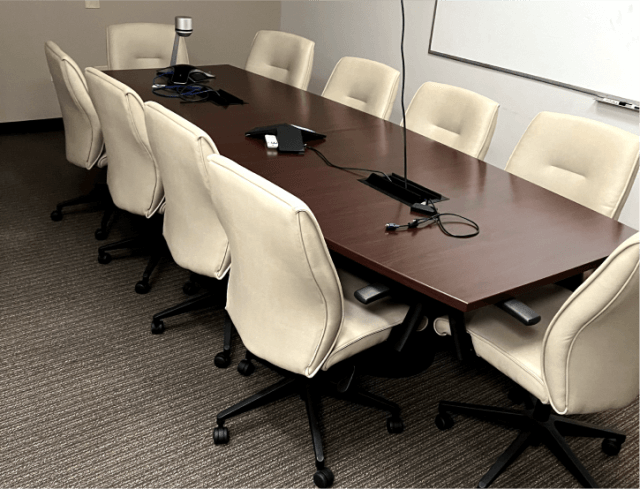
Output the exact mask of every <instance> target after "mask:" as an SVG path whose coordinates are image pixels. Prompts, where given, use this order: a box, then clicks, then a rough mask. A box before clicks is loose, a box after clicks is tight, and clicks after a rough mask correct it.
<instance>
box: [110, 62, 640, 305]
mask: <svg viewBox="0 0 640 489" xmlns="http://www.w3.org/2000/svg"><path fill="white" fill-rule="evenodd" d="M203 69H205V70H207V71H211V72H212V73H214V74H215V75H216V77H217V78H216V79H215V80H212V81H211V82H210V85H211V86H213V87H215V88H223V89H225V90H226V91H228V92H230V93H232V94H233V95H236V96H237V97H240V98H242V99H244V100H245V101H246V102H248V103H247V104H246V105H235V106H229V107H226V108H225V107H219V106H216V105H214V104H211V103H209V102H205V103H193V104H185V103H180V101H179V100H176V99H167V98H161V97H158V96H157V95H154V94H153V93H152V91H151V84H152V80H153V77H154V70H130V71H108V72H107V74H109V75H111V76H113V77H114V78H116V79H118V80H120V81H121V82H123V83H125V84H126V85H129V86H130V87H131V88H132V89H134V90H135V91H136V92H137V93H138V94H139V95H140V97H141V98H142V99H143V100H144V101H147V100H154V101H156V102H159V103H161V104H163V105H164V106H166V107H168V108H169V109H171V110H174V111H175V112H177V113H178V114H180V115H181V116H183V117H184V118H185V119H187V120H189V121H190V122H192V123H194V124H196V125H197V126H199V127H201V128H202V129H203V130H204V131H206V132H207V133H208V134H209V135H210V136H211V138H212V139H213V141H214V142H215V143H216V145H217V147H218V150H219V151H220V153H221V154H223V155H225V156H227V157H229V158H231V159H233V160H234V161H236V162H238V163H239V164H241V165H243V166H245V167H246V168H248V169H250V170H252V171H253V172H255V173H257V174H259V175H261V176H263V177H265V178H267V179H268V180H270V181H272V182H274V183H275V184H277V185H279V186H281V187H282V188H284V189H286V190H288V191H289V192H291V193H292V194H294V195H296V196H298V197H299V198H301V199H302V200H303V201H305V202H306V203H307V205H309V207H310V208H311V210H312V211H313V213H314V214H315V216H316V218H317V220H318V222H319V223H320V227H321V228H322V231H323V233H324V235H325V239H326V241H327V244H328V246H329V248H330V249H331V250H333V251H335V252H337V253H339V254H341V255H344V256H346V257H347V258H349V259H352V260H354V261H356V262H357V263H360V264H361V265H364V266H365V267H367V268H370V269H372V270H374V271H376V272H379V273H381V274H382V275H384V276H386V277H389V278H391V279H393V280H395V281H397V282H399V283H401V284H403V285H405V286H407V287H409V288H411V289H413V290H415V291H418V292H420V293H422V294H424V295H426V296H428V297H431V298H433V299H436V300H439V301H441V302H443V303H445V304H447V305H449V306H451V307H453V308H455V309H457V310H459V311H470V310H473V309H477V308H479V307H482V306H484V305H487V304H492V303H495V302H497V301H498V300H502V299H505V298H507V297H509V296H513V295H517V294H519V293H521V292H524V291H526V290H529V289H531V288H534V287H536V286H540V285H544V284H547V283H553V282H556V281H558V280H561V279H564V278H568V277H570V276H572V275H575V274H577V273H580V272H583V271H585V270H589V269H591V268H594V267H595V266H597V265H598V264H600V263H601V262H602V261H603V260H604V259H605V258H606V257H607V256H608V255H609V254H610V253H611V252H612V251H613V250H614V249H615V248H616V247H617V246H618V245H619V244H620V243H621V242H622V241H624V240H625V239H626V238H628V237H629V236H631V235H632V234H633V233H635V230H633V229H631V228H629V227H627V226H625V225H623V224H621V223H619V222H618V221H616V220H613V219H610V218H608V217H605V216H602V215H600V214H598V213H597V212H594V211H592V210H590V209H587V208H586V207H583V206H581V205H579V204H576V203H575V202H573V201H570V200H567V199H565V198H563V197H560V196H559V195H556V194H554V193H552V192H549V191H547V190H545V189H543V188H540V187H538V186H536V185H534V184H531V183H529V182H527V181H526V180H523V179H521V178H519V177H516V176H514V175H511V174H509V173H507V172H505V171H504V170H501V169H499V168H495V167H494V166H492V165H489V164H486V163H484V162H483V161H480V160H478V159H476V158H472V157H471V156H468V155H465V154H463V153H461V152H459V151H456V150H454V149H451V148H449V147H447V146H445V145H442V144H440V143H437V142H435V141H432V140H430V139H427V138H425V137H423V136H420V135H418V134H416V133H413V132H411V131H407V154H408V168H409V178H410V179H412V180H414V181H415V182H417V183H420V184H422V185H424V186H425V187H428V188H430V189H433V190H435V191H437V192H439V193H441V194H443V195H445V196H447V197H449V199H450V200H447V201H444V202H441V203H439V204H437V206H438V209H439V211H440V212H453V213H457V214H461V215H463V216H465V217H468V218H470V219H472V220H474V221H475V222H477V223H478V224H479V225H480V234H479V235H478V236H476V237H473V238H470V239H455V238H451V237H448V236H446V235H445V234H443V233H442V232H441V231H440V229H439V228H438V227H437V226H436V225H433V226H429V227H427V228H424V229H412V230H408V231H396V232H388V231H386V230H385V224H386V223H388V222H395V223H398V224H406V223H407V222H409V221H411V220H412V219H414V218H416V217H420V216H419V215H417V214H414V213H412V212H411V211H410V209H409V207H407V206H406V205H403V204H401V203H400V202H397V201H395V200H393V199H391V198H389V197H387V196H385V195H383V194H381V193H380V192H378V191H376V190H374V189H372V188H369V187H368V186H366V185H364V184H362V183H360V182H359V181H358V180H359V179H361V178H363V177H366V176H367V175H368V174H367V173H362V172H346V171H341V170H337V169H333V168H329V167H327V166H326V165H325V164H324V163H323V162H322V161H321V159H320V158H319V157H318V156H317V155H316V154H314V153H313V152H311V151H307V152H306V154H305V155H286V154H278V153H274V152H273V151H268V150H267V149H266V147H265V144H264V141H262V140H257V139H251V138H247V137H245V135H244V134H245V132H246V131H248V130H249V129H252V128H253V127H256V126H266V125H271V124H278V123H291V124H297V125H300V126H303V127H308V128H310V129H313V130H315V131H317V132H320V133H323V134H326V135H327V138H326V141H320V142H314V143H310V144H313V146H315V147H316V148H318V149H319V150H320V151H322V152H323V154H324V155H325V156H326V157H327V158H328V159H329V160H330V161H331V162H332V163H335V164H337V165H341V166H350V167H365V168H371V169H375V170H382V171H385V172H389V173H390V172H395V173H398V174H402V171H403V156H402V155H403V141H402V127H400V126H398V125H396V124H393V123H390V122H387V121H384V120H382V119H379V118H377V117H373V116H370V115H368V114H365V113H364V112H360V111H358V110H354V109H351V108H349V107H346V106H344V105H341V104H338V103H335V102H332V101H330V100H327V99H324V98H322V97H320V96H318V95H314V94H312V93H309V92H306V91H303V90H298V89H296V88H293V87H290V86H288V85H285V84H282V83H279V82H276V81H273V80H270V79H268V78H265V77H262V76H259V75H255V74H252V73H249V72H246V71H244V70H242V69H239V68H235V67H233V66H229V65H220V66H207V67H203ZM248 217H249V216H248ZM467 231H468V229H465V230H463V229H461V228H460V229H459V232H461V233H462V232H467Z"/></svg>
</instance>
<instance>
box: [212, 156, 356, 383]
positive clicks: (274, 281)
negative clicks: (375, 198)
mask: <svg viewBox="0 0 640 489" xmlns="http://www.w3.org/2000/svg"><path fill="white" fill-rule="evenodd" d="M206 170H207V171H206V172H207V174H208V178H207V180H206V181H207V184H208V185H209V187H210V193H211V199H212V200H213V203H214V205H215V207H216V209H217V211H218V216H219V218H220V222H221V223H222V227H224V229H225V231H226V232H227V236H228V237H229V243H230V244H231V254H232V259H233V269H232V271H231V273H230V276H229V288H228V291H227V311H228V312H229V315H230V317H231V319H232V320H233V323H234V325H235V326H236V328H237V330H238V334H239V335H240V337H241V338H242V341H243V343H244V344H245V346H246V347H247V348H248V349H249V350H250V351H251V352H253V353H254V354H256V355H257V356H258V357H260V358H263V359H265V360H267V361H269V362H271V363H272V364H274V365H276V366H278V367H281V368H284V369H286V370H289V371H291V372H294V373H297V374H301V375H305V376H307V377H312V376H313V375H315V374H316V372H317V371H318V369H319V368H320V367H321V366H322V364H323V363H324V362H325V360H326V358H327V356H328V354H329V353H330V351H331V349H332V348H333V345H334V343H335V340H336V338H337V335H338V332H339V330H340V326H341V324H342V317H343V299H342V287H341V285H340V280H339V278H338V274H337V272H336V269H335V267H334V265H333V262H332V261H331V257H330V256H329V250H328V249H327V246H326V244H325V241H324V238H323V235H322V231H321V230H320V227H319V226H318V223H317V221H316V219H315V217H314V215H313V214H312V212H311V211H310V210H309V208H308V207H307V205H306V204H305V203H304V202H302V201H301V200H300V199H298V198H297V197H294V196H293V195H291V194H290V193H288V192H286V191H285V190H283V189H281V188H280V187H278V186H276V185H274V184H273V183H271V182H268V181H267V180H265V179H264V178H262V177H260V176H258V175H256V174H254V173H252V172H251V171H249V170H247V169H245V168H243V167H242V166H240V165H238V164H236V163H234V162H233V161H231V160H229V159H228V158H225V157H224V156H219V155H211V156H210V157H209V164H208V165H207V166H206Z"/></svg>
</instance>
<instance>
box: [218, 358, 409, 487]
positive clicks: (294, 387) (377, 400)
mask: <svg viewBox="0 0 640 489" xmlns="http://www.w3.org/2000/svg"><path fill="white" fill-rule="evenodd" d="M254 358H255V357H254V356H253V355H251V353H248V354H247V358H246V359H245V360H243V361H242V362H240V364H239V365H238V371H240V373H242V374H243V375H250V373H251V372H253V368H252V367H253V364H252V363H251V360H252V359H254ZM249 366H250V367H249ZM274 370H277V371H278V372H280V373H284V375H286V377H285V378H284V379H282V380H281V381H279V382H277V383H275V384H273V385H271V386H270V387H267V388H266V389H263V390H261V391H260V392H258V393H257V394H254V395H253V396H251V397H249V398H247V399H245V400H243V401H241V402H239V403H237V404H236V405H234V406H232V407H230V408H228V409H225V410H224V411H222V412H220V413H219V414H218V416H217V420H216V421H217V425H218V426H217V427H216V428H215V429H214V430H213V442H214V443H215V444H216V445H221V444H226V443H228V442H229V429H228V428H227V427H226V426H224V425H225V422H226V421H227V420H228V419H230V418H233V417H234V416H238V415H240V414H242V413H246V412H247V411H251V410H253V409H256V408H258V407H261V406H264V405H266V404H269V403H271V402H274V401H277V400H279V399H282V398H284V397H286V396H289V395H297V396H299V397H300V398H301V399H302V400H303V401H304V403H305V407H306V410H307V418H308V420H309V428H310V430H311V442H312V444H313V451H314V453H315V465H316V472H315V474H314V476H313V482H314V484H315V485H316V486H318V487H330V486H331V485H332V484H333V481H334V476H333V473H332V472H331V470H330V469H329V468H327V467H325V457H324V450H323V445H322V435H321V432H320V420H319V413H320V409H319V407H320V394H321V393H323V394H325V395H329V396H331V397H335V398H336V399H341V400H344V401H348V402H352V403H355V404H359V405H362V406H367V407H371V408H375V409H379V410H382V411H388V412H389V413H391V416H390V417H389V418H388V419H387V431H389V433H401V432H402V431H403V430H404V423H403V422H402V419H401V418H400V407H399V406H398V405H397V404H395V403H393V402H391V401H388V400H386V399H384V398H383V397H379V396H376V395H375V394H371V393H370V392H366V391H364V390H359V389H356V388H351V389H349V390H347V391H346V392H340V391H339V388H338V389H337V388H336V386H335V385H333V383H332V382H330V381H328V379H326V378H323V377H324V375H322V374H323V372H321V373H319V374H318V375H317V376H316V377H314V378H313V379H308V378H306V377H302V376H293V374H290V373H286V372H283V371H282V370H281V369H276V368H274Z"/></svg>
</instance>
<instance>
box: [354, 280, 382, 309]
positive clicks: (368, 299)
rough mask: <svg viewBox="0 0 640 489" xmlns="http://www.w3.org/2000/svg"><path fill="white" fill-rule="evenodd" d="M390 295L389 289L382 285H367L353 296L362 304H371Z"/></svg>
mask: <svg viewBox="0 0 640 489" xmlns="http://www.w3.org/2000/svg"><path fill="white" fill-rule="evenodd" d="M390 293H391V289H390V288H389V287H387V286H386V285H384V284H381V283H375V284H369V285H367V286H366V287H362V288H361V289H358V290H356V291H355V292H354V293H353V295H354V297H355V298H356V299H358V300H359V301H360V302H362V303H363V304H371V303H372V302H374V301H377V300H379V299H382V298H383V297H386V296H388V295H389V294H390Z"/></svg>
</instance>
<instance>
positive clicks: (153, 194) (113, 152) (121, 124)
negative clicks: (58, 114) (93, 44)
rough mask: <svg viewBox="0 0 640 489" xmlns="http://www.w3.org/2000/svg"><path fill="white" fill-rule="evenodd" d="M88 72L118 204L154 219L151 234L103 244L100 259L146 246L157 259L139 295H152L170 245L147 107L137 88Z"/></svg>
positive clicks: (141, 283)
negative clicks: (156, 272) (166, 242)
mask: <svg viewBox="0 0 640 489" xmlns="http://www.w3.org/2000/svg"><path fill="white" fill-rule="evenodd" d="M85 73H86V76H87V82H88V84H89V94H90V95H91V99H92V100H93V104H94V105H95V108H96V111H97V112H98V117H99V118H100V122H101V123H102V131H103V134H104V140H105V144H106V146H107V148H108V151H109V173H108V174H107V184H108V185H109V192H111V197H112V199H113V202H114V204H115V205H116V207H118V209H122V210H124V211H127V212H130V213H131V214H134V215H137V216H144V217H146V218H147V219H148V220H149V221H148V222H145V224H147V227H148V229H147V232H146V234H145V233H143V235H141V236H139V237H136V238H129V239H125V240H122V241H118V242H116V243H111V244H108V245H104V246H101V247H100V248H99V249H98V261H99V262H100V263H102V264H107V263H109V262H110V261H111V254H109V253H108V252H109V251H113V250H120V249H123V248H135V247H140V246H142V247H145V248H149V249H150V250H151V258H150V259H149V263H148V264H147V267H146V269H145V271H144V273H143V275H142V280H140V281H139V282H138V283H137V284H136V287H135V290H136V292H137V293H139V294H146V293H147V292H149V290H150V289H151V286H150V285H149V278H150V276H151V273H152V271H153V269H154V268H155V267H156V265H157V264H158V262H159V261H160V258H161V256H162V255H163V254H164V251H165V250H164V246H165V245H164V239H163V238H162V233H161V225H162V218H161V209H160V208H161V205H162V203H163V198H164V190H163V187H162V181H161V180H160V173H159V172H158V170H157V168H156V162H155V160H154V159H153V154H152V152H151V148H150V146H149V139H148V137H147V128H146V124H145V120H144V104H143V102H142V100H141V99H140V97H139V96H138V94H137V93H135V92H134V91H133V90H132V89H131V88H129V87H128V86H126V85H125V84H123V83H121V82H119V81H117V80H115V79H114V78H111V77H110V76H108V75H105V74H104V73H103V72H102V71H100V70H97V69H95V68H87V69H86V70H85ZM156 214H158V215H156Z"/></svg>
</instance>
